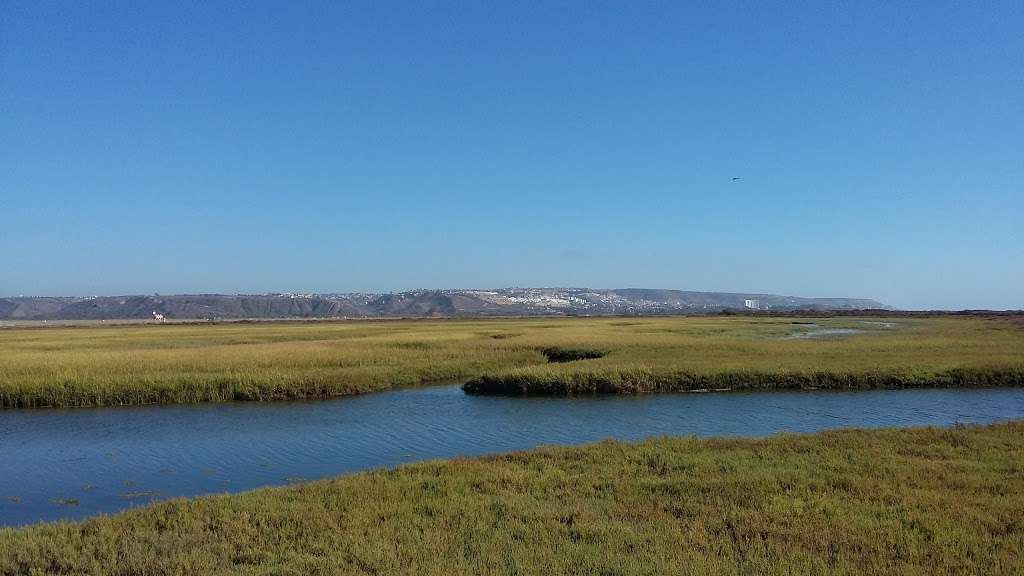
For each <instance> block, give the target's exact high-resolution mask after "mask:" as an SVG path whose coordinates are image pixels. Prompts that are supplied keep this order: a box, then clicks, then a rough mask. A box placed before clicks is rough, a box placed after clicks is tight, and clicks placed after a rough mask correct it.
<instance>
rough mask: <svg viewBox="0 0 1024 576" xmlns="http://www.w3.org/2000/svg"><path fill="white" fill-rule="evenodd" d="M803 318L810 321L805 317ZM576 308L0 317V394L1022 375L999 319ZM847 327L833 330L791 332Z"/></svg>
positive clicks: (1016, 379) (247, 396)
mask: <svg viewBox="0 0 1024 576" xmlns="http://www.w3.org/2000/svg"><path fill="white" fill-rule="evenodd" d="M807 322H813V323H815V324H816V326H810V325H808V324H807ZM891 322H892V325H887V324H885V323H884V322H883V319H879V318H845V317H844V318H832V319H828V318H815V319H813V320H809V319H796V318H750V317H694V318H678V317H672V318H579V319H572V318H567V319H551V318H542V319H510V320H477V321H466V320H458V321H456V320H431V321H391V322H346V323H294V324H285V323H281V324H276V323H275V324H232V325H219V326H214V325H211V326H202V325H200V326H119V327H88V328H50V329H10V330H0V407H4V408H12V407H42V406H102V405H124V404H144V403H183V402H221V401H229V400H276V399H294V398H322V397H330V396H340V395H345V394H355V393H360V392H369V391H375V390H382V389H386V388H390V387H393V386H404V385H419V384H425V383H432V382H448V381H469V385H468V386H467V389H469V390H470V391H473V392H480V393H516V394H523V393H526V394H534V393H536V394H540V393H543V394H580V393H592V392H645V391H664V390H683V389H706V388H773V387H809V386H815V387H843V388H847V387H877V386H975V385H984V386H993V385H1022V384H1024V329H1022V326H1021V325H1020V324H1019V323H1014V322H1012V321H1010V320H1006V319H985V318H978V317H966V318H896V319H892V320H891ZM817 329H829V330H843V329H856V330H860V331H863V332H862V333H858V334H856V335H851V336H844V337H840V338H834V337H827V338H822V339H814V338H804V339H800V338H798V339H787V337H790V336H792V335H794V334H800V333H803V332H807V331H809V330H817Z"/></svg>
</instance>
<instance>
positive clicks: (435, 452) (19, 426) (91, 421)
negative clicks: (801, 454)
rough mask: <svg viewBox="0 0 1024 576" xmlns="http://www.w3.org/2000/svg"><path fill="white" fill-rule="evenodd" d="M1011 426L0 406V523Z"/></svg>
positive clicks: (769, 407)
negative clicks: (886, 434)
mask: <svg viewBox="0 0 1024 576" xmlns="http://www.w3.org/2000/svg"><path fill="white" fill-rule="evenodd" d="M1013 418H1024V389H982V390H900V391H871V392H825V391H821V392H757V393H750V392H746V393H744V392H735V393H724V394H661V395H650V396H632V397H631V396H607V397H588V398H507V397H486V396H467V395H465V394H463V393H462V391H461V389H460V388H459V387H458V386H442V387H434V388H420V389H407V390H396V391H392V392H383V393H379V394H370V395H365V396H359V397H352V398H343V399H338V400H328V401H315V402H291V403H269V404H258V403H232V404H207V405H196V406H147V407H139V408H111V409H104V408H89V409H71V410H15V411H11V410H7V411H0V524H6V525H19V524H26V523H31V522H37V521H40V520H55V519H59V518H82V517H86V516H90V515H93V514H97V513H100V512H115V511H117V510H121V509H124V508H128V507H131V506H136V505H141V504H145V503H148V502H150V501H152V500H154V499H161V498H168V497H172V496H191V495H196V494H202V493H209V492H236V491H239V490H246V489H250V488H255V487H257V486H265V485H270V484H286V483H289V482H295V481H300V480H303V479H313V478H320V477H324V476H331V475H336V474H341V473H345V472H352V471H356V470H365V469H368V468H376V467H380V466H394V465H396V464H401V463H404V462H411V461H415V460H424V459H428V458H447V457H452V456H457V455H478V454H484V453H492V452H505V451H509V450H518V449H525V448H532V447H535V446H537V445H539V444H576V443H581V442H592V441H596V440H601V439H604V438H619V439H625V440H635V439H639V438H644V437H648V436H659V435H666V434H673V435H675V434H697V435H701V436H722V435H743V436H761V435H767V434H772V433H775V432H779V431H783V430H786V431H799V432H808V431H814V430H821V429H824V428H839V427H847V426H862V427H877V426H912V425H925V424H934V425H941V426H947V425H951V424H955V423H987V422H994V421H1000V420H1007V419H1013Z"/></svg>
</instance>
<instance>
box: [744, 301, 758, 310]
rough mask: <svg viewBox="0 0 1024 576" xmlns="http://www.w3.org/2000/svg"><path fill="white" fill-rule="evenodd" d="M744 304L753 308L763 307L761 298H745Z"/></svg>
mask: <svg viewBox="0 0 1024 576" xmlns="http://www.w3.org/2000/svg"><path fill="white" fill-rule="evenodd" d="M743 305H744V306H746V307H747V308H750V309H751V310H760V309H761V301H760V300H744V301H743Z"/></svg>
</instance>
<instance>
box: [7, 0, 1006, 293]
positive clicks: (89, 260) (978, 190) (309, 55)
mask: <svg viewBox="0 0 1024 576" xmlns="http://www.w3.org/2000/svg"><path fill="white" fill-rule="evenodd" d="M142 4H147V5H142ZM302 4H303V6H299V7H293V6H289V5H288V3H280V2H274V3H271V2H267V3H259V2H256V3H246V4H241V3H238V4H236V3H229V2H216V3H205V2H204V3H196V4H188V3H186V2H172V3H163V5H161V3H138V2H125V3H103V2H97V3H70V2H67V3H50V2H21V1H10V2H4V3H2V5H0V134H2V135H3V137H2V138H0V166H2V168H3V169H2V170H0V206H2V208H3V215H4V218H3V221H2V223H0V251H2V254H3V258H2V264H0V266H2V269H0V270H2V273H0V295H18V294H33V295H69V294H75V295H86V294H130V293H152V292H161V293H180V292H267V291H315V292H335V291H388V290H403V289H410V288H417V287H498V286H512V285H518V286H537V285H543V286H552V285H561V286H566V285H569V286H592V287H609V288H611V287H660V288H680V289H691V290H724V291H749V292H773V293H784V294H794V295H803V296H851V297H874V298H878V299H880V300H883V301H885V302H887V303H890V304H893V305H896V306H900V307H906V308H964V307H990V308H1022V307H1024V234H1022V231H1021V230H1022V229H1024V34H1022V33H1021V30H1024V4H1022V3H1021V2H1019V1H1014V2H985V3H963V2H948V3H947V2H914V3H890V2H885V3H868V2H856V3H849V2H845V3H838V2H836V3H825V2H809V3H797V2H787V3H768V2H765V3H757V5H756V6H754V5H752V4H754V3H748V2H741V3H736V4H727V3H717V2H716V3H706V4H705V3H701V4H697V3H693V4H689V3H684V2H664V3H646V2H645V3H620V2H607V3H605V2H592V1H587V2H579V3H571V2H570V3H556V2H536V3H522V4H520V3H512V2H507V3H492V2H486V3H485V2H479V3H477V2H473V3H469V2H467V3H441V2H437V3H434V2H432V3H422V4H420V3H412V2H395V3H389V2H366V3H340V2H326V3H322V4H319V3H313V2H308V3H302ZM688 4H689V5H688ZM733 177H740V178H741V180H738V181H733V180H732V178H733Z"/></svg>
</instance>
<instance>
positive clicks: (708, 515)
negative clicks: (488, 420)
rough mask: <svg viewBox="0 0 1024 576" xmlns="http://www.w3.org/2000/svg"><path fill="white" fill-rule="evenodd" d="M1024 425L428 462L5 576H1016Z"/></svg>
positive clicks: (123, 527) (126, 517)
mask: <svg viewBox="0 0 1024 576" xmlns="http://www.w3.org/2000/svg"><path fill="white" fill-rule="evenodd" d="M1022 463H1024V423H1021V422H1017V423H1008V424H1000V425H994V426H988V427H979V428H954V429H935V428H919V429H892V430H876V431H861V430H846V431H836V432H825V433H819V434H815V435H806V436H804V435H800V436H797V435H784V436H776V437H772V438H768V439H753V440H752V439H713V440H700V439H695V438H667V439H657V440H649V441H645V442H641V443H638V444H624V443H619V442H604V443H600V444H595V445H590V446H584V447H578V448H544V449H539V450H535V451H531V452H525V453H516V454H511V455H507V456H500V457H492V458H483V459H474V460H452V461H441V462H428V463H423V464H415V465H409V466H403V467H400V468H398V469H395V470H387V471H377V472H370V473H364V474H357V475H351V476H343V477H340V478H337V479H332V480H325V481H320V482H314V483H310V484H305V485H299V486H290V487H284V488H272V489H263V490H257V491H254V492H249V493H243V494H239V495H234V496H214V497H204V498H199V499H195V500H191V501H189V500H177V501H171V502H167V503H162V504H157V505H154V506H150V507H147V508H144V509H138V510H133V511H130V512H126V513H123V514H119V515H117V516H113V517H104V518H97V519H93V520H89V521H85V522H80V523H63V524H46V525H38V526H33V527H29V528H24V529H17V530H13V529H6V530H0V574H4V575H8V574H26V573H32V572H33V571H35V572H37V573H48V574H303V575H305V574H339V573H343V574H349V573H351V574H723V573H724V574H738V573H744V574H752V573H756V574H814V573H817V574H893V573H905V574H954V573H959V574H964V573H973V574H982V573H983V574H1013V573H1019V570H1020V569H1021V566H1022V565H1021V559H1022V558H1024V523H1022V521H1021V519H1022V518H1024V467H1022V466H1024V464H1022Z"/></svg>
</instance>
